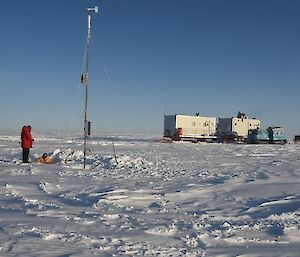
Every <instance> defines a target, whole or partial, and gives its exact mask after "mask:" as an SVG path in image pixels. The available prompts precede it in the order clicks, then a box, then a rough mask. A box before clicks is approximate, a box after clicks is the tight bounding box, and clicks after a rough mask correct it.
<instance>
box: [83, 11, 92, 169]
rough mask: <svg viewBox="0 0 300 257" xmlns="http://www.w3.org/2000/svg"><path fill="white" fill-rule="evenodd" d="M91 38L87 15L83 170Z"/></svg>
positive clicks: (89, 22) (86, 130)
mask: <svg viewBox="0 0 300 257" xmlns="http://www.w3.org/2000/svg"><path fill="white" fill-rule="evenodd" d="M90 38H91V15H90V14H89V13H88V35H87V53H86V70H85V104H84V151H83V168H84V169H85V166H86V151H87V147H86V141H87V134H88V128H87V123H88V122H87V107H88V80H89V79H88V74H89V50H90Z"/></svg>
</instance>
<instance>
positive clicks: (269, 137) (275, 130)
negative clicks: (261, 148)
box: [247, 127, 287, 144]
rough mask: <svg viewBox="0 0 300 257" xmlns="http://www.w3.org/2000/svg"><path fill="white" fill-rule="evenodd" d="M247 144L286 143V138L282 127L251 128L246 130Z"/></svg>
mask: <svg viewBox="0 0 300 257" xmlns="http://www.w3.org/2000/svg"><path fill="white" fill-rule="evenodd" d="M247 142H248V144H286V143H287V138H286V136H285V133H284V129H283V128H282V127H269V128H267V129H251V130H249V132H248V139H247Z"/></svg>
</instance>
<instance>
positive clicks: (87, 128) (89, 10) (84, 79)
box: [80, 5, 99, 169]
mask: <svg viewBox="0 0 300 257" xmlns="http://www.w3.org/2000/svg"><path fill="white" fill-rule="evenodd" d="M86 11H87V15H88V16H87V17H88V30H87V44H86V62H85V73H84V74H81V78H80V80H81V83H82V84H84V86H85V104H84V150H83V156H84V157H83V168H84V169H85V166H86V152H87V147H86V141H87V137H88V136H89V135H90V131H91V122H89V121H88V120H87V107H88V71H89V50H90V43H91V13H92V12H95V13H98V11H99V7H98V6H97V5H96V6H95V7H94V8H86Z"/></svg>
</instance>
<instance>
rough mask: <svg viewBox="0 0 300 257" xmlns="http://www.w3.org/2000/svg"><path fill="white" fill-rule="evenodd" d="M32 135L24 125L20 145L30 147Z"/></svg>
mask: <svg viewBox="0 0 300 257" xmlns="http://www.w3.org/2000/svg"><path fill="white" fill-rule="evenodd" d="M32 141H33V139H32V136H31V133H30V130H29V128H28V127H26V126H24V127H23V129H22V133H21V147H22V148H31V147H32Z"/></svg>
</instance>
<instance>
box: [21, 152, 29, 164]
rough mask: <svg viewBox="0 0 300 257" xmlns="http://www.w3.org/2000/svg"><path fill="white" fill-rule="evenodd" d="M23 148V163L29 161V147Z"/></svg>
mask: <svg viewBox="0 0 300 257" xmlns="http://www.w3.org/2000/svg"><path fill="white" fill-rule="evenodd" d="M22 149H23V163H28V157H29V148H22Z"/></svg>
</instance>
